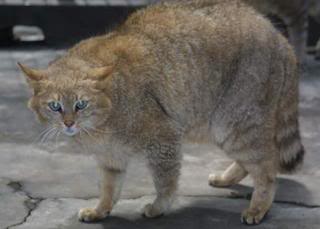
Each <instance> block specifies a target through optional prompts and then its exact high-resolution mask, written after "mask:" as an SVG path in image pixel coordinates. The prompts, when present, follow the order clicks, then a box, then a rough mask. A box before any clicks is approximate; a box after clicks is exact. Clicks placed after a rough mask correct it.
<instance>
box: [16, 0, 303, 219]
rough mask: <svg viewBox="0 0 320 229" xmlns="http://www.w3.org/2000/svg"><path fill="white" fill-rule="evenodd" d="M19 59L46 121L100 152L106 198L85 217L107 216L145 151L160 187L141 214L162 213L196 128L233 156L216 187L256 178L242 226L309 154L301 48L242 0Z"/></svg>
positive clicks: (158, 17) (196, 5) (34, 105)
mask: <svg viewBox="0 0 320 229" xmlns="http://www.w3.org/2000/svg"><path fill="white" fill-rule="evenodd" d="M19 66H20V68H21V70H22V71H23V72H24V73H25V75H26V79H27V82H28V84H29V85H30V86H31V88H32V89H33V96H32V97H31V98H30V101H29V107H30V108H31V109H32V110H33V111H34V112H35V114H36V115H37V116H38V119H39V120H40V121H41V122H42V123H44V124H46V125H48V126H49V129H50V130H51V131H56V132H62V133H64V134H66V135H67V136H70V137H72V138H75V139H77V140H78V141H79V142H80V143H81V144H82V145H84V147H86V148H87V149H88V150H89V151H90V152H91V153H92V154H94V155H96V157H97V162H98V166H99V168H100V169H101V171H102V185H101V195H100V200H99V203H98V205H97V206H96V207H95V208H84V209H81V210H80V211H79V219H80V220H81V221H85V222H90V221H96V220H101V219H104V218H105V217H107V216H108V215H109V214H110V211H111V210H112V207H113V206H114V205H115V204H116V202H117V200H118V199H119V195H120V191H121V186H122V183H123V178H124V175H125V172H126V168H127V165H128V163H129V161H130V158H132V157H134V156H135V155H138V154H142V155H144V157H145V158H146V161H147V163H148V166H149V168H150V171H151V174H152V177H153V181H154V185H155V188H156V192H157V196H156V198H155V200H154V202H153V203H151V204H148V205H146V206H145V208H144V215H145V216H146V217H157V216H160V215H162V214H164V213H166V212H167V211H168V210H169V208H170V205H171V203H172V201H173V200H174V197H175V193H176V190H177V187H178V177H179V173H180V167H181V158H182V153H181V150H180V149H181V144H182V142H183V141H184V140H185V139H187V138H189V137H190V136H191V135H192V133H197V134H199V136H200V137H199V139H193V140H196V141H208V142H210V143H214V144H216V145H217V146H219V147H220V148H221V149H223V150H224V151H225V153H226V154H227V155H228V156H229V157H230V158H231V159H233V161H234V162H233V163H232V165H230V167H229V168H227V170H226V171H225V172H224V173H223V174H222V175H219V174H211V175H210V176H209V183H210V184H211V185H213V186H216V187H225V186H230V185H233V184H236V183H238V182H240V181H241V180H242V179H243V178H244V177H245V176H246V175H247V174H249V175H251V177H252V179H253V182H254V192H253V195H252V199H251V203H250V206H249V207H248V209H245V210H244V211H243V212H242V216H241V220H242V222H243V223H246V224H259V223H260V222H261V221H262V219H263V218H264V216H265V214H266V213H267V211H268V210H269V209H270V207H271V204H272V202H273V199H274V194H275V179H276V175H277V174H278V173H280V172H293V171H295V169H296V168H298V167H299V165H301V163H302V161H303V155H304V148H303V145H302V143H301V139H300V133H299V124H298V117H297V116H298V79H299V67H298V64H297V59H296V57H295V53H294V51H293V49H292V48H291V46H290V45H289V43H288V41H287V40H286V39H285V38H284V37H283V36H282V35H281V34H280V33H279V32H278V31H277V30H276V29H275V28H274V27H273V26H272V25H271V23H270V22H269V21H268V20H266V19H265V18H264V17H263V16H262V15H261V14H258V13H256V11H255V10H253V9H252V8H251V7H248V6H247V5H246V4H244V3H243V2H241V1H239V0H227V1H225V0H224V1H221V0H214V1H213V0H194V1H192V0H191V1H185V2H167V3H166V2H163V3H158V4H155V5H153V6H149V7H147V8H145V9H141V10H139V11H137V12H135V13H134V14H133V15H131V16H130V17H129V18H128V19H127V20H126V21H125V22H124V23H123V24H122V25H120V26H119V27H118V28H117V29H115V30H114V31H112V32H110V33H108V34H106V35H101V36H97V37H93V38H89V39H87V40H84V41H82V42H80V43H79V44H77V45H75V46H74V47H72V48H71V49H70V50H69V51H68V52H67V53H66V54H65V55H64V56H62V57H60V58H58V59H57V60H55V61H53V62H52V63H51V64H49V66H48V68H46V69H34V68H30V67H27V66H25V65H22V64H19ZM200 131H201V133H202V134H201V133H200Z"/></svg>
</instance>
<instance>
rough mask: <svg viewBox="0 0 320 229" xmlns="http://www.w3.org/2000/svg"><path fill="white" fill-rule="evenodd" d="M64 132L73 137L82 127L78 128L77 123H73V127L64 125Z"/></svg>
mask: <svg viewBox="0 0 320 229" xmlns="http://www.w3.org/2000/svg"><path fill="white" fill-rule="evenodd" d="M62 132H63V133H64V134H65V135H67V136H69V137H72V136H75V135H76V134H78V133H79V132H80V129H79V128H77V127H76V126H75V125H73V126H71V127H67V126H64V127H63V129H62Z"/></svg>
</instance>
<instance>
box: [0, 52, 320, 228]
mask: <svg viewBox="0 0 320 229" xmlns="http://www.w3.org/2000/svg"><path fill="white" fill-rule="evenodd" d="M61 53H62V51H54V50H44V49H42V50H25V51H8V50H7V51H0V228H1V229H5V228H11V229H13V228H15V229H49V228H50V229H53V228H54V229H55V228H68V229H82V228H90V229H91V228H92V229H98V228H99V229H100V228H110V229H111V228H128V229H129V228H137V229H138V228H139V229H144V228H168V229H171V228H172V229H176V228H190V229H191V228H201V229H206V228H230V229H233V228H237V229H238V228H247V226H244V225H242V224H241V223H240V212H241V211H242V209H244V208H245V207H246V206H247V205H248V203H249V200H248V198H249V196H250V193H251V192H252V183H251V180H250V179H249V178H246V179H245V180H244V181H243V182H241V184H240V185H237V186H234V187H231V188H228V189H217V188H212V187H209V186H208V184H207V177H208V174H209V173H211V172H216V173H219V172H221V171H222V170H223V169H224V168H226V167H227V166H228V165H229V164H230V161H229V159H227V158H226V157H225V156H224V155H223V153H222V152H220V151H219V150H218V149H217V148H215V147H213V146H208V145H195V144H187V145H186V146H184V149H183V150H184V152H185V154H184V155H185V156H184V160H183V169H182V176H181V179H180V188H179V195H178V199H177V201H176V202H175V203H174V204H173V209H172V210H171V212H170V213H169V214H167V215H166V216H164V217H162V218H159V219H144V218H143V217H141V209H142V207H143V206H144V205H145V204H146V203H148V202H150V201H152V199H153V198H154V188H153V185H152V182H151V177H150V175H149V173H148V170H147V169H146V167H145V165H144V162H143V161H141V160H138V159H137V160H135V161H133V163H132V164H131V166H130V169H129V172H128V175H127V179H126V182H125V185H124V190H123V192H122V198H121V200H120V202H119V203H118V204H117V205H116V207H115V209H114V211H113V212H112V214H111V216H110V217H108V218H107V219H106V220H104V221H103V222H98V223H91V224H85V223H80V222H78V220H77V217H76V214H77V211H78V209H79V208H81V207H89V206H93V205H94V204H95V203H96V202H97V196H98V180H99V176H98V172H97V170H96V166H95V161H94V159H93V158H91V157H90V156H87V155H84V154H82V153H81V152H80V150H79V147H78V146H77V145H76V144H71V145H69V146H68V145H66V143H65V140H64V139H61V140H59V141H53V142H51V143H49V144H48V145H41V144H39V140H38V139H37V137H38V136H39V134H40V132H41V129H42V128H41V126H40V125H38V124H37V122H36V121H35V119H34V117H33V114H32V113H31V111H29V110H28V109H27V105H26V103H27V97H28V95H29V90H28V88H27V85H26V83H25V81H24V78H23V76H22V74H21V73H20V72H19V71H18V69H17V67H16V64H15V63H16V62H17V61H21V62H23V63H25V64H27V65H29V66H34V67H44V66H46V64H47V63H48V62H49V61H50V60H52V59H53V58H55V57H56V56H57V55H60V54H61ZM300 109H301V116H300V123H301V131H302V136H303V142H304V145H305V148H306V151H307V155H306V160H305V164H304V167H303V168H302V170H301V171H300V172H299V173H298V174H296V175H294V176H280V177H279V179H278V183H279V184H278V191H277V196H276V200H275V203H274V204H273V207H272V209H271V211H270V212H269V215H268V217H267V218H266V220H265V221H264V222H263V224H261V225H259V226H256V227H255V228H257V229H260V228H265V229H276V228H278V229H286V228H288V229H289V228H290V229H303V228H305V229H319V228H320V179H319V177H320V167H319V166H318V163H320V142H319V139H320V63H319V62H318V63H316V62H314V61H313V59H312V58H311V57H310V58H309V59H308V62H307V66H306V68H305V70H304V78H303V79H302V80H301V103H300Z"/></svg>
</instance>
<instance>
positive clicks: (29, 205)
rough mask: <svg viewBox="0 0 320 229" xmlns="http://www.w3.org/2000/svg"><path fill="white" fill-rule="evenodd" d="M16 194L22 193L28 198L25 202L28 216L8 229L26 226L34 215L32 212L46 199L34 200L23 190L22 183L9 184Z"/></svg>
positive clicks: (13, 182) (11, 182)
mask: <svg viewBox="0 0 320 229" xmlns="http://www.w3.org/2000/svg"><path fill="white" fill-rule="evenodd" d="M7 185H8V186H9V187H10V188H11V189H12V190H13V191H14V192H17V193H22V194H23V195H25V196H26V197H27V200H25V201H24V203H23V204H24V206H25V208H26V210H27V214H26V215H25V216H24V217H23V219H22V220H21V221H20V222H18V223H15V224H13V225H10V226H8V227H7V228H6V229H11V228H13V227H16V226H19V225H22V224H24V223H25V222H27V220H28V218H29V217H30V216H31V214H32V211H33V210H35V209H36V208H37V207H38V205H39V203H40V202H41V201H43V200H44V198H34V197H32V196H31V194H29V193H28V192H27V191H25V190H24V189H23V185H22V183H21V182H19V181H10V182H9V183H8V184H7Z"/></svg>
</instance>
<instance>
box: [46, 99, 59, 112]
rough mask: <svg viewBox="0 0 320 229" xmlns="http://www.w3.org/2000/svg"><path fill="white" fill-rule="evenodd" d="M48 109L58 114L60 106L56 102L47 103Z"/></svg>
mask: <svg viewBox="0 0 320 229" xmlns="http://www.w3.org/2000/svg"><path fill="white" fill-rule="evenodd" d="M48 106H49V108H50V109H51V110H52V111H54V112H60V111H61V110H62V107H61V104H60V103H59V102H57V101H52V102H50V103H48Z"/></svg>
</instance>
